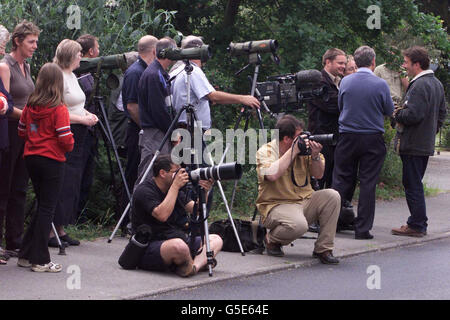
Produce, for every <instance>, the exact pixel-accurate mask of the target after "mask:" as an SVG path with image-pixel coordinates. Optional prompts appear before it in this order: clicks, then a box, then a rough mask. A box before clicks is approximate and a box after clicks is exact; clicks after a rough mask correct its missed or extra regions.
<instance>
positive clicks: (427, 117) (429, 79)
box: [395, 73, 447, 156]
mask: <svg viewBox="0 0 450 320" xmlns="http://www.w3.org/2000/svg"><path fill="white" fill-rule="evenodd" d="M404 101H405V103H404V109H402V110H400V111H398V113H397V114H396V115H395V120H396V121H397V122H398V123H400V124H402V125H403V126H404V128H403V132H402V133H400V132H397V138H399V139H400V146H399V153H400V154H404V155H416V156H432V155H433V154H434V146H435V138H436V133H437V132H438V131H439V128H440V127H441V126H442V124H443V123H444V121H445V117H446V114H447V109H446V105H445V95H444V87H443V86H442V83H441V82H440V81H439V80H438V79H437V78H436V77H435V76H434V74H433V73H428V74H425V75H423V76H421V77H419V78H417V79H416V80H414V81H412V82H411V83H410V84H409V86H408V90H407V91H406V95H405V98H404Z"/></svg>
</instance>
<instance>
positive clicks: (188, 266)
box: [175, 261, 197, 278]
mask: <svg viewBox="0 0 450 320" xmlns="http://www.w3.org/2000/svg"><path fill="white" fill-rule="evenodd" d="M175 272H176V274H177V275H179V276H180V277H183V278H186V277H190V276H193V275H195V274H197V267H196V266H195V265H194V264H193V263H192V262H191V261H188V262H186V263H184V264H182V265H180V266H178V267H177V269H176V271H175Z"/></svg>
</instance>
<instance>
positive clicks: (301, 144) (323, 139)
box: [297, 131, 338, 156]
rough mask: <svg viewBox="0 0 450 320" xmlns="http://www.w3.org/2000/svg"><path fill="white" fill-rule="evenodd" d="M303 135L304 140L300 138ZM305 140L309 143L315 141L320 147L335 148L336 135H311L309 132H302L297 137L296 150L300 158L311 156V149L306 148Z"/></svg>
mask: <svg viewBox="0 0 450 320" xmlns="http://www.w3.org/2000/svg"><path fill="white" fill-rule="evenodd" d="M303 135H306V137H305V138H302V136H303ZM305 139H308V140H309V141H315V142H318V143H320V144H321V145H330V146H335V145H336V143H337V139H338V137H337V134H332V133H331V134H315V135H312V134H311V133H310V132H309V131H303V132H302V133H301V134H300V135H299V136H298V137H297V145H298V149H299V150H300V153H299V155H301V156H307V155H310V154H311V149H310V148H308V147H307V146H306V141H305Z"/></svg>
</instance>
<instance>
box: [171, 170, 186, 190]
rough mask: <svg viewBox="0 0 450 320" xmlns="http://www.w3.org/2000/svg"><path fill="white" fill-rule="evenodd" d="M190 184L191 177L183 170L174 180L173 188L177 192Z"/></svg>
mask: <svg viewBox="0 0 450 320" xmlns="http://www.w3.org/2000/svg"><path fill="white" fill-rule="evenodd" d="M188 182H189V175H188V174H187V172H186V169H184V168H181V169H180V170H178V171H177V172H176V173H175V177H174V178H173V183H172V186H173V187H174V188H176V189H177V190H180V189H181V188H183V187H184V186H185V185H186V183H188Z"/></svg>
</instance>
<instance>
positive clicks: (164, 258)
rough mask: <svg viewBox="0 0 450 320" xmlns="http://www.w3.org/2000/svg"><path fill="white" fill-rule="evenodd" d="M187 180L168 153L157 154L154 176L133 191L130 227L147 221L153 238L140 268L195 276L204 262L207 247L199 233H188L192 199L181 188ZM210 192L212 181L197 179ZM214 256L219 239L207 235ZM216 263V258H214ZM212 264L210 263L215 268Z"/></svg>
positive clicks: (219, 245)
mask: <svg viewBox="0 0 450 320" xmlns="http://www.w3.org/2000/svg"><path fill="white" fill-rule="evenodd" d="M188 181H189V177H188V174H187V173H186V170H185V169H180V166H178V165H176V164H174V163H173V162H172V160H171V157H170V155H160V156H158V157H157V158H156V160H155V163H154V165H153V178H152V179H151V180H148V181H144V182H142V183H141V184H140V185H138V186H137V187H136V190H135V192H134V194H133V216H132V223H133V228H134V229H135V230H136V229H137V227H138V226H140V225H142V224H147V225H149V226H150V227H151V228H152V238H151V241H150V244H149V246H148V247H147V250H146V252H145V254H144V256H143V257H142V259H141V261H140V264H139V268H141V269H144V270H150V271H167V270H170V271H174V272H175V273H176V274H178V275H179V276H182V277H189V276H192V275H195V274H196V273H197V271H200V270H202V269H205V267H206V264H207V258H206V246H205V245H203V246H202V243H203V241H202V238H201V236H192V237H191V235H190V234H189V229H190V228H189V217H188V215H187V212H189V213H190V214H192V212H193V210H194V201H193V200H191V199H190V198H189V197H188V196H187V195H186V193H185V192H184V191H183V190H181V189H182V188H183V187H184V186H185V185H186V183H187V182H188ZM199 184H200V186H201V187H202V188H203V189H204V190H206V191H207V192H209V190H210V189H211V186H212V181H203V180H200V181H199ZM209 241H210V248H211V250H212V251H213V253H214V256H216V255H217V253H218V252H219V251H220V250H221V249H222V244H223V243H222V239H221V238H220V237H219V236H218V235H215V234H211V235H210V236H209ZM214 262H215V260H214ZM214 266H215V265H213V267H214Z"/></svg>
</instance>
